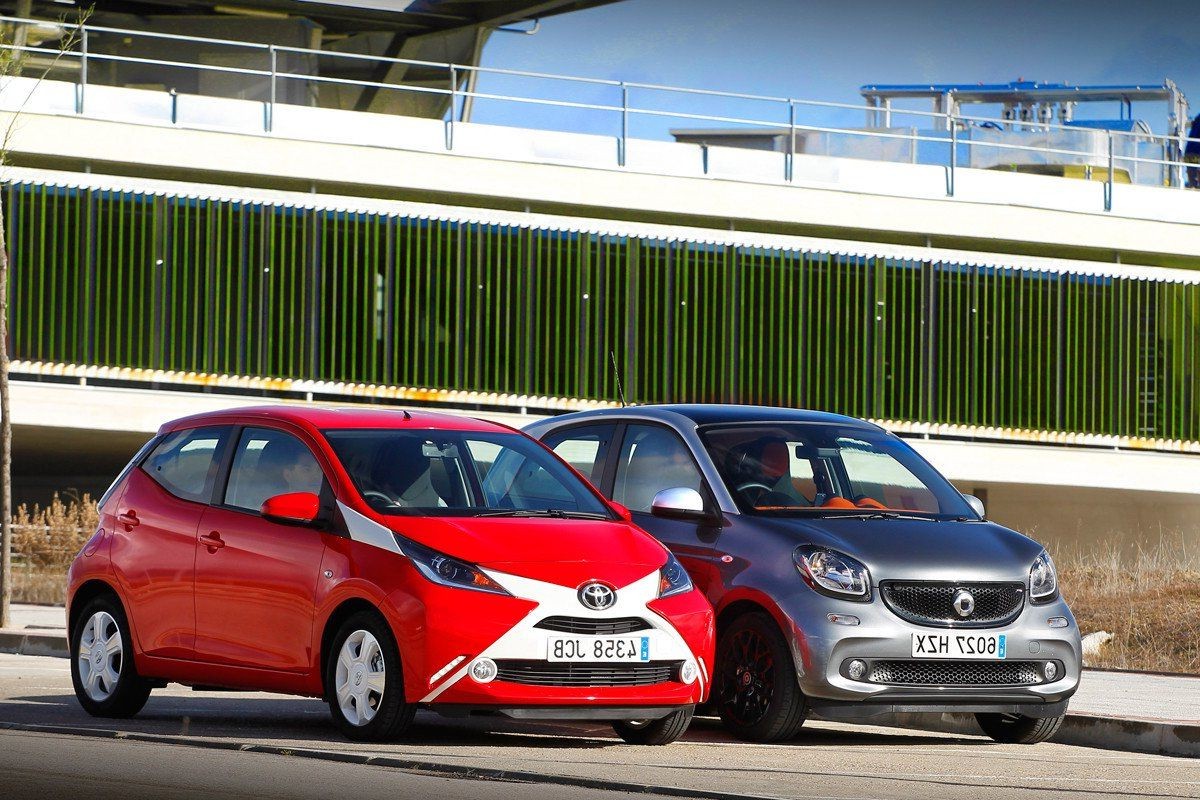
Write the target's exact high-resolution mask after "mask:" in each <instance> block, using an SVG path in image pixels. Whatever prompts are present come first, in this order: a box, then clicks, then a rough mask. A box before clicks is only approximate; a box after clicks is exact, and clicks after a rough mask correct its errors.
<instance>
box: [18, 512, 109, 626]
mask: <svg viewBox="0 0 1200 800" xmlns="http://www.w3.org/2000/svg"><path fill="white" fill-rule="evenodd" d="M99 523H100V514H99V512H98V511H97V509H96V501H95V500H93V499H92V498H91V497H90V496H88V495H86V494H85V495H84V496H83V497H82V498H79V499H74V498H69V499H68V500H67V501H66V502H64V501H63V500H62V499H61V498H60V497H59V496H58V495H55V496H54V499H53V500H52V501H51V502H50V505H48V506H46V507H44V508H43V507H41V506H37V505H35V506H33V507H32V508H31V507H29V506H25V505H21V506H18V507H17V513H16V514H14V515H13V568H12V570H13V602H14V603H40V604H52V603H53V604H61V603H64V602H65V601H66V580H67V567H69V566H70V565H71V560H72V559H73V558H75V554H76V553H78V552H79V551H80V550H81V549H82V548H83V544H84V542H86V541H87V540H88V537H90V536H91V535H92V533H93V532H95V530H96V526H97V525H99Z"/></svg>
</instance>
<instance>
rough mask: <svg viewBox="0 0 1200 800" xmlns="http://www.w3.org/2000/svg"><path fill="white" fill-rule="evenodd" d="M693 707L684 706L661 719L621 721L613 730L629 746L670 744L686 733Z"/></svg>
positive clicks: (614, 725) (616, 723)
mask: <svg viewBox="0 0 1200 800" xmlns="http://www.w3.org/2000/svg"><path fill="white" fill-rule="evenodd" d="M695 711H696V707H695V706H684V707H683V708H680V709H678V710H676V711H672V712H671V713H670V714H667V715H666V716H665V717H662V718H661V719H643V720H621V721H620V722H614V723H613V730H615V731H616V732H617V736H620V737H621V738H622V739H624V740H625V741H626V742H629V744H651V745H657V744H670V743H671V742H673V741H675V740H676V739H678V738H679V737H680V736H683V734H684V733H685V732H686V731H687V729H688V725H690V724H691V722H692V714H693V713H695Z"/></svg>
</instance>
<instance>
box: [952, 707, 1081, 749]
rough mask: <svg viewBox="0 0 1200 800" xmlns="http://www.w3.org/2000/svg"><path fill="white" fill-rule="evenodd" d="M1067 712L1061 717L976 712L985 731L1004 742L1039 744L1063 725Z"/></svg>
mask: <svg viewBox="0 0 1200 800" xmlns="http://www.w3.org/2000/svg"><path fill="white" fill-rule="evenodd" d="M1066 718H1067V715H1066V714H1063V715H1062V716H1059V717H1026V716H1024V715H1023V714H976V715H975V721H976V722H978V723H979V727H980V728H982V729H983V732H984V733H986V734H987V735H988V736H990V737H991V738H992V739H994V740H995V741H997V742H1000V743H1002V744H1037V743H1038V742H1044V741H1046V740H1047V739H1049V738H1050V737H1051V736H1053V735H1054V734H1056V733H1058V729H1059V728H1061V727H1062V724H1063V720H1064V719H1066Z"/></svg>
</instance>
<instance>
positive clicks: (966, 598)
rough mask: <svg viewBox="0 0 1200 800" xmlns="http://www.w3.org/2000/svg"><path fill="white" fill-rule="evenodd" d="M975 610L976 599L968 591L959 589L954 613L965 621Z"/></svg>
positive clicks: (955, 596)
mask: <svg viewBox="0 0 1200 800" xmlns="http://www.w3.org/2000/svg"><path fill="white" fill-rule="evenodd" d="M974 610H975V598H974V597H973V596H972V595H971V593H970V592H968V591H967V590H966V589H959V590H958V591H957V592H955V594H954V612H955V613H956V614H958V615H959V616H960V617H962V618H963V619H966V618H967V617H969V616H971V612H973V611H974Z"/></svg>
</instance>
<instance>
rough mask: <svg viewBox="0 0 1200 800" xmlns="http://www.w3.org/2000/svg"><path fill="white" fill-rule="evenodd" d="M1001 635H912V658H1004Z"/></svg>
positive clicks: (1003, 643)
mask: <svg viewBox="0 0 1200 800" xmlns="http://www.w3.org/2000/svg"><path fill="white" fill-rule="evenodd" d="M1006 644H1007V643H1006V637H1005V635H1004V634H1003V633H914V634H913V635H912V656H913V658H985V659H986V658H994V659H1000V658H1004V657H1005V653H1004V651H1005V649H1006Z"/></svg>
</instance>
